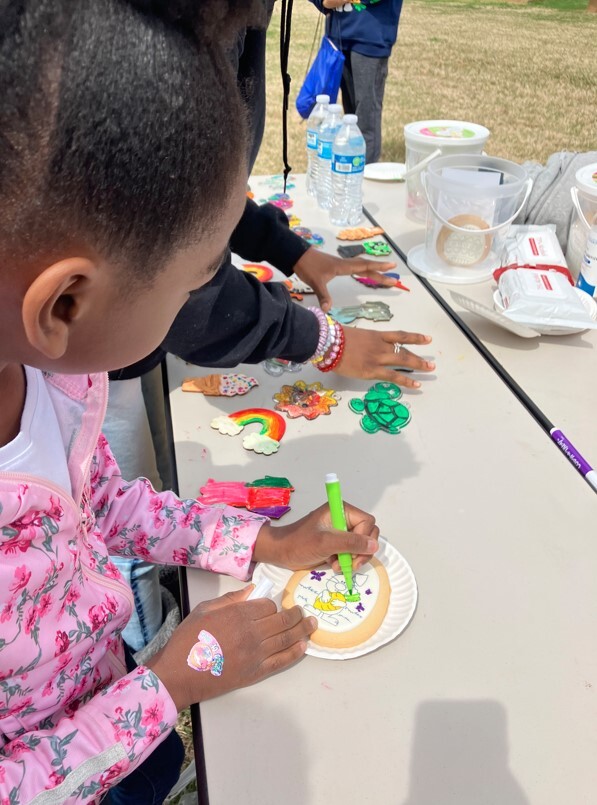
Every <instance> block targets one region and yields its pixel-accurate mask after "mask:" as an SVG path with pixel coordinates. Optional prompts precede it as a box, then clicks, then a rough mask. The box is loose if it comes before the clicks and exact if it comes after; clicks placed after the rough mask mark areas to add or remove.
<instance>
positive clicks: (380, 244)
mask: <svg viewBox="0 0 597 805" xmlns="http://www.w3.org/2000/svg"><path fill="white" fill-rule="evenodd" d="M363 249H365V251H366V252H367V254H370V255H371V256H372V257H385V256H386V255H388V254H392V249H391V248H390V246H389V245H388V244H387V243H386V242H385V241H383V240H366V241H365V242H364V243H363Z"/></svg>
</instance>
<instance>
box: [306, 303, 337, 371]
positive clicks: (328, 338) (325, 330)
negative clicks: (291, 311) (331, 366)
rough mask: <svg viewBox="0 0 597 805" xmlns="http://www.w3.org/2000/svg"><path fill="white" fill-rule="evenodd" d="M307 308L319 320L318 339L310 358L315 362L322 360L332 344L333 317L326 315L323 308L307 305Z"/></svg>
mask: <svg viewBox="0 0 597 805" xmlns="http://www.w3.org/2000/svg"><path fill="white" fill-rule="evenodd" d="M307 310H310V311H311V313H313V315H314V316H315V318H316V319H317V321H318V322H319V340H318V342H317V349H316V350H315V354H314V355H313V357H312V358H311V362H312V363H315V364H317V363H319V362H320V361H321V360H323V357H324V355H325V354H326V353H327V352H328V350H329V349H330V346H331V345H332V339H333V337H334V334H333V325H334V319H333V318H332V317H331V316H328V315H326V314H325V313H324V312H323V310H320V309H319V308H318V307H309V308H307Z"/></svg>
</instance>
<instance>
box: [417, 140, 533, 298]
mask: <svg viewBox="0 0 597 805" xmlns="http://www.w3.org/2000/svg"><path fill="white" fill-rule="evenodd" d="M422 180H423V188H424V191H425V193H426V198H427V205H428V210H427V231H426V237H425V243H424V244H423V245H421V246H415V247H414V248H413V249H411V250H410V251H409V253H408V265H409V267H410V268H411V269H412V270H413V271H414V272H415V273H416V274H421V275H423V276H427V277H429V278H430V279H433V280H437V281H439V282H449V283H472V282H482V281H484V280H486V279H489V278H490V277H491V275H492V273H493V271H495V269H496V268H499V267H500V265H501V258H502V251H503V248H504V242H505V236H506V234H507V232H508V229H509V227H510V225H511V223H512V221H513V220H514V219H515V218H516V216H517V215H518V214H519V212H520V210H521V208H522V206H523V204H524V203H525V201H526V199H527V197H528V195H529V193H530V191H531V187H532V184H533V183H532V181H531V179H529V178H528V177H527V173H526V171H525V170H524V168H521V167H520V165H517V164H516V163H515V162H510V161H509V160H507V159H497V158H495V157H483V156H472V155H468V154H463V155H461V156H459V155H455V156H449V157H437V158H435V159H434V160H433V161H432V162H431V163H429V165H428V166H427V168H426V169H425V172H424V174H423V176H422Z"/></svg>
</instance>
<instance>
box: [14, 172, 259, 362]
mask: <svg viewBox="0 0 597 805" xmlns="http://www.w3.org/2000/svg"><path fill="white" fill-rule="evenodd" d="M245 202H246V173H245V172H244V170H241V171H239V175H238V180H237V182H236V184H235V188H234V191H233V192H232V193H231V194H230V196H229V197H228V199H226V201H225V203H224V206H223V208H222V212H221V214H220V215H219V216H218V218H217V221H216V223H215V224H214V226H213V230H212V231H211V232H210V233H209V234H204V235H203V236H202V237H201V240H200V242H197V243H195V244H193V245H191V246H188V247H186V248H184V249H180V250H178V251H177V252H175V253H173V254H172V256H171V257H170V259H169V260H168V262H167V264H166V265H165V266H164V268H163V269H162V270H161V271H159V273H158V274H157V275H156V276H155V278H154V280H153V282H152V283H151V284H150V286H149V287H148V288H143V286H142V285H141V284H139V290H131V291H130V292H127V289H126V286H125V285H124V283H125V282H126V279H125V280H124V281H123V276H122V270H121V269H118V268H117V267H116V266H114V265H113V264H109V263H102V262H101V261H99V262H95V263H94V262H93V261H88V260H81V262H80V264H75V261H74V260H73V261H72V262H73V264H74V265H75V268H76V269H77V270H78V271H79V277H78V278H77V280H76V281H73V283H72V284H71V285H69V286H68V287H67V283H66V280H62V283H63V290H62V292H61V294H59V293H58V291H57V293H56V296H55V301H54V307H53V310H54V311H55V316H56V317H58V318H57V319H56V322H57V326H58V330H59V331H60V333H61V334H63V331H64V333H66V332H67V331H66V330H65V329H64V328H65V327H66V322H68V328H67V330H68V332H67V335H66V339H65V340H64V344H65V348H64V350H62V349H61V348H59V349H57V351H55V352H52V350H48V349H47V348H46V347H45V344H46V341H44V340H43V335H42V331H43V330H44V321H47V322H49V324H48V323H47V324H46V325H45V330H46V331H48V330H50V331H51V330H52V326H53V325H52V321H54V319H50V316H49V313H47V312H46V313H45V314H44V316H41V317H40V326H39V332H38V335H39V336H40V338H41V340H39V338H38V339H36V337H35V333H36V332H37V330H36V328H35V326H34V325H32V324H30V325H29V327H28V326H27V322H33V321H34V316H33V313H32V311H33V312H35V309H36V308H35V304H37V303H36V300H35V298H33V303H32V304H33V307H32V310H29V309H28V308H27V305H26V304H24V306H23V311H24V316H23V321H24V323H25V326H24V330H25V331H26V336H27V337H26V339H25V350H24V352H23V351H21V354H20V360H21V362H22V363H27V364H29V365H31V366H35V367H38V368H40V369H46V370H49V371H56V372H65V373H71V374H75V373H86V372H98V371H107V370H111V369H119V368H122V367H125V366H128V365H130V364H131V363H135V362H136V361H138V360H141V359H142V358H144V357H146V356H147V355H149V354H150V353H151V352H152V351H153V350H154V349H155V348H156V347H158V346H159V345H160V344H161V343H162V341H163V340H164V338H165V336H166V334H167V332H168V330H169V329H170V326H171V324H172V322H173V321H174V319H175V318H176V315H177V314H178V312H179V311H180V309H181V307H182V306H183V305H184V304H185V302H186V301H187V300H188V298H189V294H190V293H191V291H193V290H196V289H197V288H200V287H201V286H202V285H205V283H207V282H208V281H209V280H210V279H211V277H212V276H213V274H214V273H215V271H216V270H217V269H218V268H219V266H220V264H221V262H222V259H223V257H224V256H225V253H226V249H227V246H228V241H229V239H230V236H231V234H232V231H233V230H234V228H235V227H236V224H237V223H238V221H239V218H240V217H241V215H242V212H243V210H244V206H245ZM65 262H68V261H65ZM60 265H62V264H60ZM50 270H51V269H49V271H50ZM73 273H74V269H73ZM61 276H62V275H61ZM123 286H124V287H123ZM38 295H39V294H38ZM30 296H32V294H30ZM40 305H41V303H39V304H38V307H40ZM30 307H31V304H30ZM32 328H33V329H32ZM32 334H33V337H32ZM61 337H62V336H61ZM60 343H61V344H62V342H60ZM60 352H62V354H59V353H60Z"/></svg>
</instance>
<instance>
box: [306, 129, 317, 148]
mask: <svg viewBox="0 0 597 805" xmlns="http://www.w3.org/2000/svg"><path fill="white" fill-rule="evenodd" d="M307 148H313V149H315V148H317V132H316V131H307Z"/></svg>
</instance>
